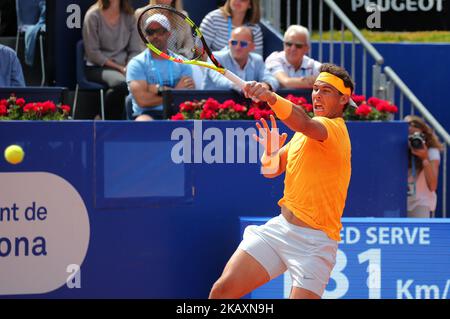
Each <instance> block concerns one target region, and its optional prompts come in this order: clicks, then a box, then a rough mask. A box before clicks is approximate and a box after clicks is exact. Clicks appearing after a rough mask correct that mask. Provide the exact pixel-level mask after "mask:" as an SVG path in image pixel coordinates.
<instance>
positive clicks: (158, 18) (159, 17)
mask: <svg viewBox="0 0 450 319" xmlns="http://www.w3.org/2000/svg"><path fill="white" fill-rule="evenodd" d="M152 22H156V23H159V24H160V25H161V26H162V27H163V28H164V29H166V30H167V31H170V22H169V19H167V17H166V16H165V15H163V14H159V13H157V14H153V15H151V16H150V17H148V19H147V20H145V27H146V28H148V27H149V26H150V24H151V23H152Z"/></svg>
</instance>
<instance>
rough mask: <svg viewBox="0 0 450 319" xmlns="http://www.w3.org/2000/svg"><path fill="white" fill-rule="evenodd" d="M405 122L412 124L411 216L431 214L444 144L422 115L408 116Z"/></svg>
mask: <svg viewBox="0 0 450 319" xmlns="http://www.w3.org/2000/svg"><path fill="white" fill-rule="evenodd" d="M405 121H406V122H408V124H409V160H408V217H431V216H432V214H433V213H434V210H435V209H436V203H437V195H436V189H437V186H438V176H439V163H440V160H441V157H440V151H442V149H443V147H442V144H441V143H440V142H439V140H438V138H437V136H436V134H435V133H434V132H433V130H432V129H431V128H430V127H429V126H428V125H427V124H426V123H425V121H424V120H423V119H422V118H420V117H418V116H414V115H408V116H406V117H405Z"/></svg>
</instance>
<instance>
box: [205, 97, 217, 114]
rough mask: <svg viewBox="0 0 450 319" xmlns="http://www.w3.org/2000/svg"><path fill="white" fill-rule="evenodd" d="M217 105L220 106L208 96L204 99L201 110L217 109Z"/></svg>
mask: <svg viewBox="0 0 450 319" xmlns="http://www.w3.org/2000/svg"><path fill="white" fill-rule="evenodd" d="M219 106H220V104H219V102H217V100H214V99H213V98H211V97H210V98H209V99H207V100H206V102H205V104H204V105H203V110H205V111H212V112H215V111H217V110H218V109H219Z"/></svg>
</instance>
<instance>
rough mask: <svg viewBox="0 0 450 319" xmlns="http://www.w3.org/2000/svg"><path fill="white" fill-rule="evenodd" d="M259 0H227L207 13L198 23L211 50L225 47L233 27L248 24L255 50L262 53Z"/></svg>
mask: <svg viewBox="0 0 450 319" xmlns="http://www.w3.org/2000/svg"><path fill="white" fill-rule="evenodd" d="M260 15H261V14H260V7H259V0H227V1H226V2H225V4H224V5H223V6H222V7H220V8H219V9H216V10H214V11H211V12H210V13H208V14H207V15H206V16H205V18H204V19H203V21H202V23H201V24H200V31H201V32H202V33H203V36H204V37H205V40H206V43H207V44H208V46H209V48H210V49H211V51H219V50H222V49H223V48H225V47H227V45H228V40H229V39H230V38H231V32H232V31H233V29H235V28H237V27H240V26H248V27H250V28H251V29H252V32H253V35H254V40H255V47H256V48H255V52H256V53H258V54H259V55H261V56H262V55H263V34H262V30H261V27H260V26H259V25H258V23H259V20H260Z"/></svg>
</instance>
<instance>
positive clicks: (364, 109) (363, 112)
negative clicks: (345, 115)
mask: <svg viewBox="0 0 450 319" xmlns="http://www.w3.org/2000/svg"><path fill="white" fill-rule="evenodd" d="M371 112H372V108H371V107H370V106H369V105H367V104H361V105H360V106H358V108H357V109H356V111H355V113H356V115H359V116H367V115H369V114H370V113H371Z"/></svg>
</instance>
